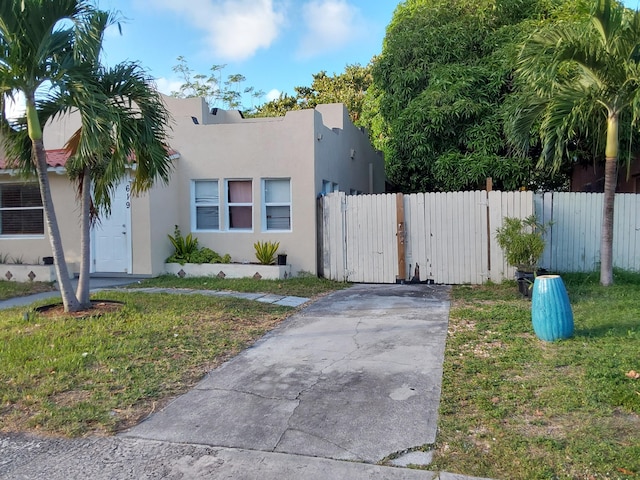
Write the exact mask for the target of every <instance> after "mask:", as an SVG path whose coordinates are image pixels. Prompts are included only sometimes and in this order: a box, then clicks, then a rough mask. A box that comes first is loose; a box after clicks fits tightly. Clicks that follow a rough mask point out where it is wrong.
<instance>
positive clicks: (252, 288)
mask: <svg viewBox="0 0 640 480" xmlns="http://www.w3.org/2000/svg"><path fill="white" fill-rule="evenodd" d="M348 286H349V284H347V283H336V282H333V281H331V280H326V279H324V278H317V277H314V276H311V275H309V276H299V277H293V278H289V279H286V280H254V279H252V278H217V277H203V278H179V277H176V276H175V275H163V276H160V277H156V278H150V279H147V280H143V281H141V282H140V283H136V284H132V285H130V286H129V287H130V288H142V287H161V288H193V289H198V290H231V291H235V292H246V293H273V294H278V295H294V296H298V297H315V296H317V295H322V294H325V293H329V292H332V291H334V290H338V289H341V288H346V287H348Z"/></svg>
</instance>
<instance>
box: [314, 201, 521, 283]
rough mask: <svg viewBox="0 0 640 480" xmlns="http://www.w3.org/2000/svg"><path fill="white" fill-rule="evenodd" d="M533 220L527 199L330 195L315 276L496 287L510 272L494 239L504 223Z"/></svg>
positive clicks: (322, 205)
mask: <svg viewBox="0 0 640 480" xmlns="http://www.w3.org/2000/svg"><path fill="white" fill-rule="evenodd" d="M532 213H533V194H532V193H531V192H488V193H487V192H485V191H475V192H455V193H418V194H411V195H401V194H382V195H357V196H350V195H349V196H348V195H345V194H344V193H341V192H339V193H332V194H329V195H327V196H325V197H322V198H321V199H320V215H319V219H320V221H319V223H320V226H319V230H320V237H321V238H320V244H321V255H320V262H319V263H320V274H321V275H322V276H324V277H326V278H330V279H333V280H339V281H349V282H371V283H395V282H396V281H398V280H400V281H401V280H410V279H412V278H415V279H416V280H418V279H419V280H420V281H432V282H434V283H447V284H459V283H473V284H478V283H483V282H485V281H486V280H488V279H491V280H493V281H497V282H499V281H501V280H502V279H503V278H504V277H505V276H512V275H513V269H512V268H510V267H507V265H506V263H505V261H504V257H503V254H502V250H501V249H500V248H499V247H498V246H497V244H496V242H495V237H494V235H493V233H494V232H495V229H496V228H497V227H499V226H501V225H502V218H503V217H505V216H512V217H513V216H517V217H526V216H528V215H531V214H532ZM398 234H400V235H399V236H398ZM403 253H404V254H403Z"/></svg>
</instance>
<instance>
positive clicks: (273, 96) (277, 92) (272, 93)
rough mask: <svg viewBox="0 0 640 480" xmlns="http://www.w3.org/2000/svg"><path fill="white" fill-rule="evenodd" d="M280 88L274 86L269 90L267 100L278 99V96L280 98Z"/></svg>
mask: <svg viewBox="0 0 640 480" xmlns="http://www.w3.org/2000/svg"><path fill="white" fill-rule="evenodd" d="M280 93H281V92H280V90H278V89H276V88H274V89H273V90H269V92H268V93H267V95H266V97H267V102H272V101H273V100H277V99H278V98H280Z"/></svg>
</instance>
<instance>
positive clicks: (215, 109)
mask: <svg viewBox="0 0 640 480" xmlns="http://www.w3.org/2000/svg"><path fill="white" fill-rule="evenodd" d="M211 114H212V115H217V114H218V107H213V108H212V109H211Z"/></svg>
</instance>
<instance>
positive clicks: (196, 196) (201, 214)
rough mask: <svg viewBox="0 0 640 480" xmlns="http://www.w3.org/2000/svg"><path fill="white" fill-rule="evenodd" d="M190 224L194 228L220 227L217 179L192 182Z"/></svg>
mask: <svg viewBox="0 0 640 480" xmlns="http://www.w3.org/2000/svg"><path fill="white" fill-rule="evenodd" d="M192 224H193V225H194V226H195V230H219V229H220V195H219V191H218V181H217V180H196V181H194V182H193V210H192Z"/></svg>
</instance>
